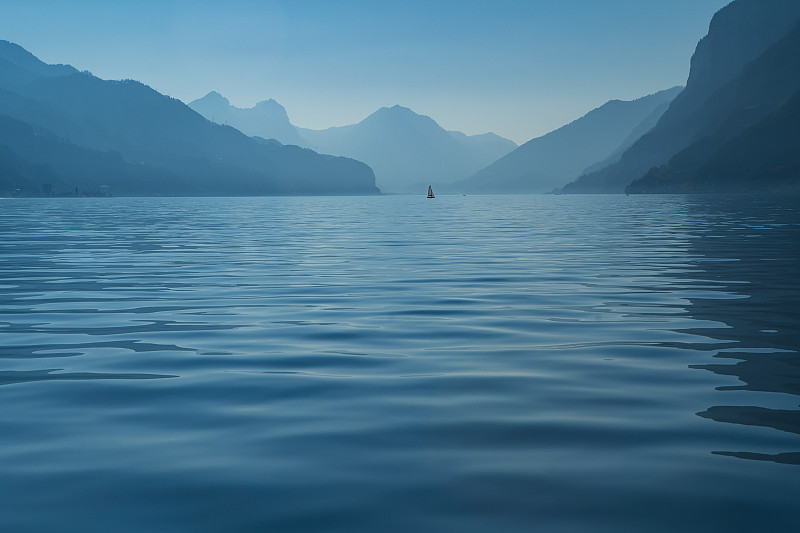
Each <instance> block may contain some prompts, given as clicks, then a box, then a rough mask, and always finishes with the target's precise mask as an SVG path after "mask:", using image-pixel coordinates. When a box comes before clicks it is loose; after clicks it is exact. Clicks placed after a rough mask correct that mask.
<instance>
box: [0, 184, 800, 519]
mask: <svg viewBox="0 0 800 533" xmlns="http://www.w3.org/2000/svg"><path fill="white" fill-rule="evenodd" d="M799 273H800V201H798V200H793V199H758V198H757V199H746V198H736V197H681V196H674V197H672V196H666V197H633V196H631V197H625V196H528V197H499V196H498V197H472V196H470V197H462V196H450V197H448V196H443V197H439V198H436V199H435V200H426V199H425V198H423V197H420V198H417V197H399V196H398V197H368V198H246V199H243V198H221V199H214V198H212V199H196V198H179V199H153V198H112V199H78V198H76V199H11V200H8V199H7V200H0V385H2V386H0V405H2V406H3V408H2V409H1V410H0V469H1V470H0V530H2V531H9V532H44V531H59V532H93V531H97V532H111V531H113V532H140V531H186V532H190V531H191V532H206V531H208V532H211V531H214V532H217V531H220V532H221V531H375V532H378V531H380V532H412V531H414V532H418V531H459V532H472V531H476V532H477V531H481V532H484V531H485V532H497V531H513V532H517V531H519V532H522V531H525V532H528V531H545V532H550V531H553V532H562V531H563V532H584V531H592V532H593V531H599V532H602V531H682V532H686V531H692V532H693V531H697V532H714V531H720V532H722V531H726V532H727V531H796V530H797V528H798V527H800V516H798V514H799V513H800V511H798V506H797V501H798V497H800V470H799V469H798V468H800V466H798V465H800V408H798V404H799V403H800V399H799V398H798V396H800V354H798V349H800V281H798V274H799Z"/></svg>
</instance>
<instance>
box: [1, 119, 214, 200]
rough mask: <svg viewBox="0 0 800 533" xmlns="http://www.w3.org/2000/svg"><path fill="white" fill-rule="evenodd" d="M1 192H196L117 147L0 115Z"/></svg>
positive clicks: (150, 193) (181, 181)
mask: <svg viewBox="0 0 800 533" xmlns="http://www.w3.org/2000/svg"><path fill="white" fill-rule="evenodd" d="M0 148H2V151H0V152H1V153H0V160H2V161H3V163H0V166H2V168H3V169H4V170H5V172H4V173H3V176H2V180H0V192H2V193H3V194H18V195H41V194H56V195H57V194H74V192H75V189H76V188H77V189H78V191H79V193H80V194H95V195H96V194H110V193H111V192H112V191H113V193H114V194H120V195H143V194H144V195H148V194H149V195H152V194H159V195H176V194H186V193H197V192H199V191H196V190H193V189H192V184H191V183H188V182H187V181H186V180H183V179H181V178H180V177H179V176H177V175H174V174H170V173H168V172H166V171H165V170H163V169H160V168H157V167H152V166H149V165H142V164H139V165H134V164H131V163H128V162H126V161H124V160H123V158H122V156H120V154H119V153H117V152H98V151H95V150H90V149H87V148H81V147H79V146H76V145H74V144H72V143H70V142H68V141H66V140H64V139H61V138H59V137H58V136H56V135H55V134H53V133H52V132H49V131H47V130H44V129H41V128H39V129H35V128H34V127H33V126H31V125H29V124H26V123H24V122H21V121H19V120H16V119H13V118H11V117H8V116H5V115H0Z"/></svg>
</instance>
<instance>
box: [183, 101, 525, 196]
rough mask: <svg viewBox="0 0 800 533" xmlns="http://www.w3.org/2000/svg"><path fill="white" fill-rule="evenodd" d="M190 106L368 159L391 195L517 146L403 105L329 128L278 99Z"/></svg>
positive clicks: (272, 134) (245, 126)
mask: <svg viewBox="0 0 800 533" xmlns="http://www.w3.org/2000/svg"><path fill="white" fill-rule="evenodd" d="M189 106H190V107H191V108H192V109H194V110H195V111H197V112H198V113H200V114H201V115H203V116H204V117H206V118H207V119H208V120H211V121H213V122H216V123H218V124H223V123H224V124H228V125H230V126H233V127H235V128H237V129H239V130H240V131H242V132H243V133H245V134H247V135H251V136H258V137H262V138H264V139H277V140H278V141H280V142H282V143H284V144H296V145H298V146H304V147H306V148H312V149H313V150H315V151H317V152H320V153H325V154H333V155H337V156H344V157H350V158H353V159H357V160H359V161H364V162H365V163H367V164H368V165H370V167H372V169H373V170H374V171H375V178H376V182H377V185H378V186H379V187H380V188H381V190H382V191H384V192H392V193H403V192H412V193H413V192H418V191H419V190H420V188H421V187H423V185H424V187H427V186H428V184H429V183H449V182H452V181H455V180H457V179H460V178H463V177H464V176H469V175H470V174H472V173H473V172H475V171H476V170H478V169H479V168H482V167H484V166H486V165H488V164H489V163H491V162H493V161H495V160H497V159H498V158H500V157H502V156H504V155H505V154H507V153H508V152H510V151H511V150H513V149H515V148H516V147H517V145H516V144H515V143H514V142H512V141H510V140H508V139H504V138H503V137H500V136H499V135H496V134H494V133H485V134H481V135H472V136H469V135H465V134H464V133H461V132H458V131H445V130H444V129H443V128H442V127H441V126H440V125H439V124H437V123H436V121H434V120H433V119H432V118H430V117H427V116H424V115H418V114H417V113H414V112H413V111H412V110H410V109H408V108H405V107H402V106H394V107H391V108H389V107H383V108H381V109H379V110H378V111H376V112H375V113H373V114H371V115H370V116H368V117H367V118H365V119H364V120H362V121H361V122H359V123H358V124H351V125H348V126H338V127H333V128H328V129H325V130H312V129H306V128H299V127H295V126H294V125H292V124H291V122H290V121H289V117H288V116H287V114H286V110H285V109H284V108H283V106H281V105H280V104H278V103H277V102H275V101H274V100H266V101H264V102H261V103H259V104H257V105H256V106H255V107H252V108H249V109H242V108H238V107H235V106H232V105H231V104H230V102H229V101H228V100H227V99H226V98H225V97H224V96H222V95H221V94H219V93H217V92H211V93H209V94H207V95H206V96H204V97H203V98H201V99H199V100H195V101H193V102H191V103H190V104H189ZM424 187H423V188H424Z"/></svg>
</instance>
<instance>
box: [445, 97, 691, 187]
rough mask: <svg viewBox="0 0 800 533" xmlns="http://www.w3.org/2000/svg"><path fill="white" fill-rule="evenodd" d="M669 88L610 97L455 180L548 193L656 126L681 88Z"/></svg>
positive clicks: (460, 184) (462, 184) (466, 184)
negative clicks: (624, 98)
mask: <svg viewBox="0 0 800 533" xmlns="http://www.w3.org/2000/svg"><path fill="white" fill-rule="evenodd" d="M681 89H682V88H681V87H674V88H672V89H668V90H665V91H660V92H658V93H655V94H652V95H650V96H645V97H643V98H639V99H638V100H633V101H630V102H623V101H620V100H612V101H610V102H607V103H606V104H604V105H602V106H601V107H599V108H597V109H594V110H593V111H590V112H589V113H587V114H586V115H584V116H583V117H581V118H579V119H577V120H575V121H574V122H571V123H570V124H567V125H566V126H563V127H561V128H559V129H557V130H555V131H552V132H550V133H548V134H547V135H544V136H542V137H538V138H536V139H533V140H531V141H528V142H527V143H525V144H523V145H522V146H520V147H519V148H517V149H516V150H514V151H513V152H511V153H509V154H508V155H506V156H504V157H502V158H501V159H499V160H497V161H495V162H494V163H492V164H491V165H489V166H488V167H486V168H484V169H483V170H481V171H479V172H478V173H476V174H475V175H473V176H472V177H470V178H468V179H465V180H462V181H459V182H457V183H455V184H454V185H453V189H454V190H458V191H462V192H498V193H537V192H549V191H551V190H553V189H554V188H556V187H561V186H562V185H564V184H566V183H567V182H569V181H570V180H572V179H575V177H577V176H578V175H580V174H581V172H583V171H584V170H585V169H586V168H587V167H588V166H590V165H592V164H593V163H597V162H598V161H601V160H604V159H608V158H613V157H617V158H618V157H619V154H621V152H622V151H623V149H624V148H627V147H628V146H630V145H631V144H632V143H633V142H634V141H635V140H636V139H638V138H639V137H641V136H642V134H643V133H645V132H646V131H647V129H649V128H652V127H653V125H654V124H655V121H657V120H658V118H659V117H660V116H661V114H662V113H664V111H665V110H666V108H667V106H668V105H669V103H670V102H671V101H672V100H673V99H674V98H675V96H676V95H677V94H678V93H679V92H680V91H681Z"/></svg>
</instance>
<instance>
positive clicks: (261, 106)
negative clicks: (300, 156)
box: [189, 91, 308, 148]
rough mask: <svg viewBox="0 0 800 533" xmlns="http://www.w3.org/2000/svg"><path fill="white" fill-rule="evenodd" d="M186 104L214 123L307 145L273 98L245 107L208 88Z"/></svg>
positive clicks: (246, 132) (261, 135)
mask: <svg viewBox="0 0 800 533" xmlns="http://www.w3.org/2000/svg"><path fill="white" fill-rule="evenodd" d="M189 107H191V108H192V109H194V110H195V111H197V112H198V113H200V114H201V115H203V116H204V117H206V118H207V119H208V120H210V121H212V122H216V123H217V124H227V125H229V126H233V127H234V128H236V129H237V130H239V131H241V132H242V133H245V134H247V135H249V136H251V137H254V136H257V137H262V138H264V139H275V140H277V141H279V142H281V143H283V144H294V145H297V146H304V147H306V148H308V146H307V143H306V141H305V139H303V138H302V137H300V135H299V134H298V133H297V129H296V128H295V127H294V126H293V125H292V123H291V122H289V116H288V115H287V114H286V109H285V108H284V107H283V106H282V105H280V104H279V103H278V102H276V101H275V100H272V99H269V100H264V101H263V102H259V103H257V104H256V105H255V106H254V107H251V108H249V109H242V108H239V107H235V106H233V105H231V103H230V102H229V101H228V99H227V98H225V97H224V96H222V95H221V94H219V93H218V92H215V91H212V92H210V93H208V94H207V95H205V96H204V97H203V98H200V99H199V100H195V101H193V102H190V103H189Z"/></svg>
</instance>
